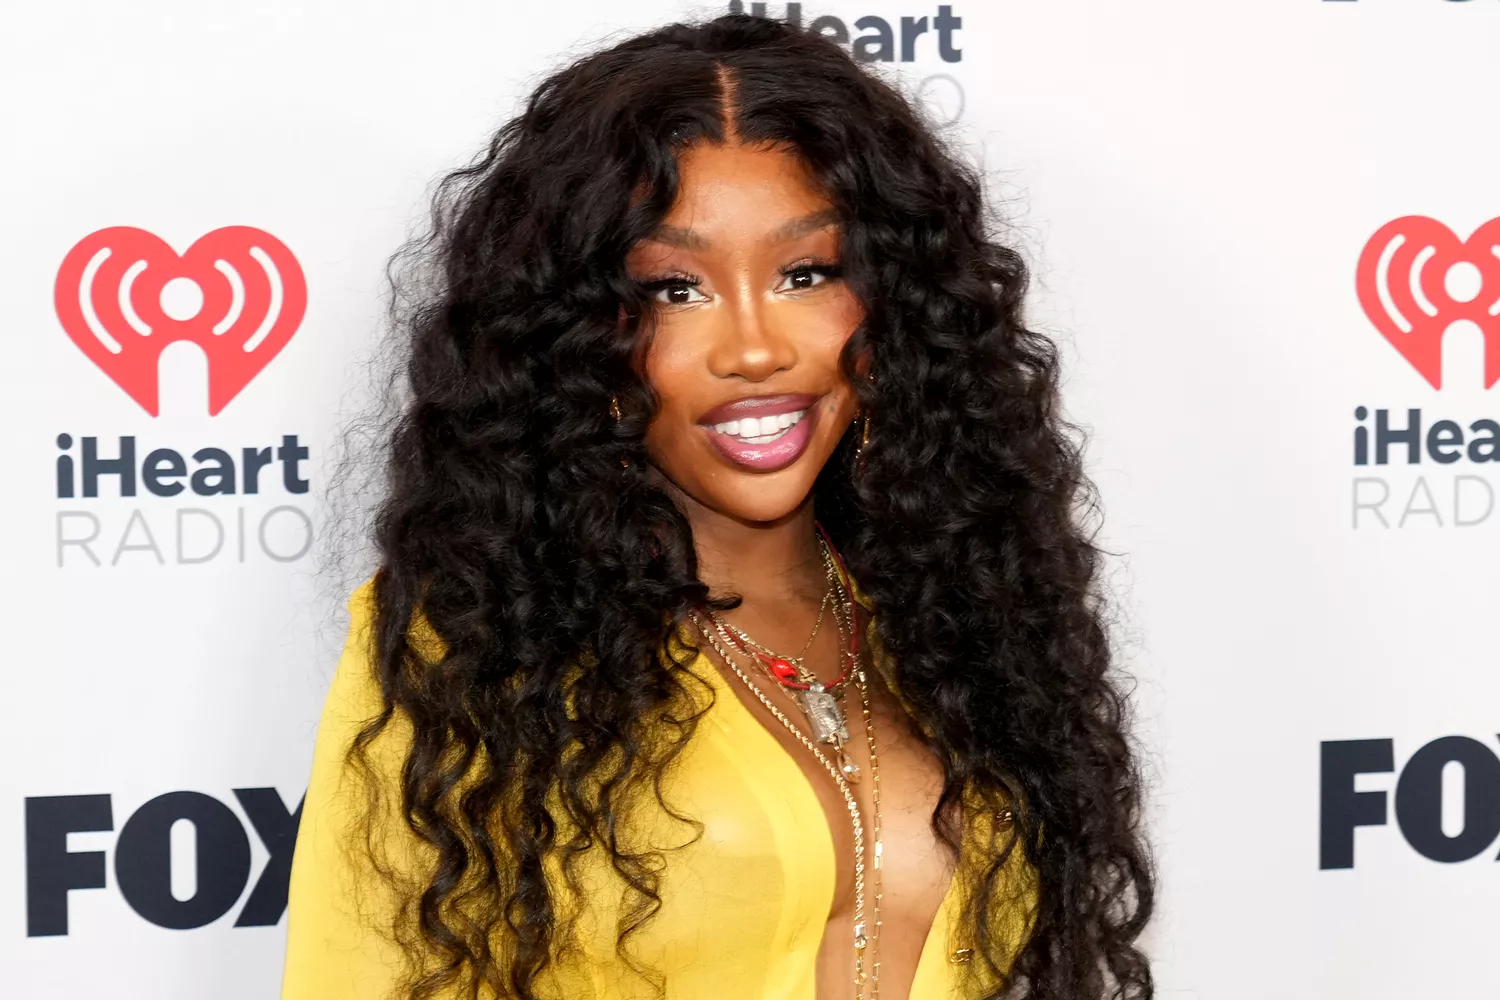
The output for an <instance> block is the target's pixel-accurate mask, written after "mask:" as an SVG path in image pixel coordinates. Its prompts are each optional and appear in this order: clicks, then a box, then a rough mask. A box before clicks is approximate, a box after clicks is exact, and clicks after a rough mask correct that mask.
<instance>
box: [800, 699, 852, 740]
mask: <svg viewBox="0 0 1500 1000" xmlns="http://www.w3.org/2000/svg"><path fill="white" fill-rule="evenodd" d="M814 687H816V688H818V690H811V689H810V690H807V691H803V692H802V693H801V698H802V710H803V711H804V712H806V713H807V721H808V723H809V724H810V725H811V726H812V730H813V739H815V740H817V741H818V742H819V743H830V744H833V745H834V746H838V745H839V744H841V743H847V742H848V740H849V730H848V729H847V728H845V726H844V713H843V712H841V711H840V710H839V703H838V700H837V699H835V698H834V696H833V695H831V694H829V693H828V692H827V691H824V690H821V688H822V685H821V684H818V685H814Z"/></svg>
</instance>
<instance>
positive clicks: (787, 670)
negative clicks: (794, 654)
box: [766, 657, 797, 681]
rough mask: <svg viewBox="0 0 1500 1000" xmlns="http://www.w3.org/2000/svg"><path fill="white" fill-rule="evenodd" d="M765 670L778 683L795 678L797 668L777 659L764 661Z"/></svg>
mask: <svg viewBox="0 0 1500 1000" xmlns="http://www.w3.org/2000/svg"><path fill="white" fill-rule="evenodd" d="M766 669H767V670H769V671H771V673H772V675H773V676H775V678H776V679H777V680H779V681H789V680H791V679H792V678H794V677H796V676H797V668H796V667H794V666H792V665H791V664H790V663H788V662H787V661H785V660H783V659H781V658H779V657H772V658H770V659H768V660H766Z"/></svg>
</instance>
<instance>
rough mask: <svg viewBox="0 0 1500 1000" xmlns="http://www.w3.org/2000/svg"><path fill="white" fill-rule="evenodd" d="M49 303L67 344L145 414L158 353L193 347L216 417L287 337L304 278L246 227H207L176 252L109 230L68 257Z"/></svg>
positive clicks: (283, 251) (155, 410)
mask: <svg viewBox="0 0 1500 1000" xmlns="http://www.w3.org/2000/svg"><path fill="white" fill-rule="evenodd" d="M53 297H54V303H55V306H56V309H57V318H58V320H59V321H60V322H61V323H62V327H63V329H64V330H65V331H67V334H68V336H69V338H71V339H72V341H73V343H75V344H77V345H78V347H79V349H80V350H82V351H83V353H84V354H86V355H87V356H88V358H89V360H90V361H92V362H94V364H96V365H98V366H99V368H100V370H101V371H103V372H104V374H106V375H108V376H109V377H110V379H112V380H113V381H114V383H115V384H116V385H118V386H119V387H120V388H121V389H123V390H125V393H126V394H127V395H128V396H129V397H130V398H131V399H133V400H135V401H136V402H137V403H138V404H140V406H141V408H142V409H144V410H145V411H146V412H147V413H149V414H151V415H152V416H153V417H154V416H157V415H158V414H159V412H160V407H159V403H158V399H159V389H160V386H159V376H158V373H157V370H158V362H159V360H160V358H161V352H162V351H163V350H164V349H165V348H166V347H167V346H168V345H169V344H173V343H176V342H177V341H179V340H190V341H192V342H193V343H195V344H197V345H198V346H199V347H200V348H202V350H203V353H204V355H205V356H206V357H207V359H208V412H209V415H210V416H216V415H218V413H219V412H220V411H222V410H223V409H224V407H225V406H227V405H228V404H229V402H230V400H232V399H234V397H235V396H237V395H239V393H240V391H241V390H243V389H244V388H245V386H247V385H249V384H250V382H251V380H252V379H254V378H255V376H256V375H258V374H259V373H260V371H261V369H263V368H265V367H266V365H267V364H269V363H270V361H271V359H272V358H274V357H275V356H276V355H277V354H278V353H279V352H280V351H281V349H282V348H283V347H285V346H286V344H287V341H289V340H291V338H292V334H294V333H296V332H297V327H298V326H299V325H300V324H301V322H302V317H303V314H304V313H305V312H306V309H307V282H306V280H305V279H304V278H303V274H302V268H301V266H300V265H299V264H298V263H297V258H296V257H294V256H293V255H292V252H291V251H290V250H288V249H287V248H286V246H285V245H284V244H283V243H282V242H281V241H280V240H278V239H276V237H274V236H272V235H271V234H269V233H267V232H264V231H262V230H260V229H255V228H253V227H251V226H225V227H224V228H222V229H215V230H214V231H213V232H211V233H207V234H205V235H204V236H202V237H201V238H199V239H198V241H197V242H196V243H194V244H193V245H192V246H191V247H189V248H188V250H187V252H186V253H184V254H182V255H180V256H179V255H178V254H177V253H176V252H175V251H174V250H173V249H172V248H171V247H170V246H168V245H167V244H166V243H165V242H164V241H163V240H161V239H160V238H159V237H157V236H156V235H155V234H153V233H149V232H147V231H146V230H144V229H136V228H134V227H131V226H113V227H110V228H108V229H100V230H98V231H97V232H94V233H90V234H89V235H88V236H85V237H84V238H83V239H81V240H79V241H78V243H77V244H75V245H74V247H73V249H71V250H69V251H68V254H67V256H66V257H65V258H64V259H63V262H62V265H61V266H60V267H59V268H58V270H57V282H56V284H55V286H54V289H53Z"/></svg>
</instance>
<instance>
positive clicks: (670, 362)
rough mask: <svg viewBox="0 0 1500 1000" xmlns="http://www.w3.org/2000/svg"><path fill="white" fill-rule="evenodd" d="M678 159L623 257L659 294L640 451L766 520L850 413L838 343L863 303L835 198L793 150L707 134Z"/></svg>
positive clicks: (713, 503)
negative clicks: (846, 271)
mask: <svg viewBox="0 0 1500 1000" xmlns="http://www.w3.org/2000/svg"><path fill="white" fill-rule="evenodd" d="M679 164H680V171H681V186H680V189H679V193H678V198H677V202H676V204H675V205H673V207H672V210H671V212H670V213H668V215H667V217H666V219H665V220H664V221H663V225H662V226H661V227H660V228H659V229H658V231H657V232H656V233H655V234H654V235H653V237H652V238H650V239H647V240H644V241H642V242H641V243H640V244H638V245H637V246H636V247H635V248H634V249H632V250H631V252H630V254H629V256H628V257H627V259H626V267H627V269H628V270H629V273H630V274H631V276H632V277H633V278H634V279H635V280H637V281H639V282H641V283H642V284H644V285H645V286H646V287H647V288H648V289H649V292H650V294H651V296H652V298H653V299H654V300H655V301H654V303H653V306H654V310H655V311H654V314H653V317H652V320H651V323H652V327H651V330H650V338H649V346H648V347H647V350H646V356H645V359H644V360H645V371H646V377H647V379H648V381H649V382H650V384H651V385H652V387H653V388H654V389H655V390H656V393H657V395H658V396H659V398H660V404H659V409H658V411H657V412H656V414H655V415H654V416H653V418H652V420H651V424H650V426H649V427H648V429H647V432H646V451H647V454H648V455H649V457H650V459H651V462H652V464H653V465H654V466H655V467H656V468H657V469H659V470H660V471H661V472H662V473H663V474H664V475H665V476H666V477H667V479H669V480H670V481H671V482H672V483H673V484H674V485H675V486H677V488H678V489H679V490H681V491H682V492H683V493H685V494H686V495H687V497H688V499H689V501H690V502H696V503H698V504H701V505H702V506H704V507H707V508H709V509H711V510H714V511H717V512H719V513H721V514H724V515H727V516H730V517H733V518H735V519H737V520H740V521H746V522H766V521H775V520H778V519H780V518H783V517H785V516H786V515H788V514H790V513H792V512H793V511H795V510H796V509H797V508H798V507H799V506H800V505H801V504H802V503H803V501H804V500H806V499H807V497H808V495H809V494H810V493H811V492H812V487H813V483H814V481H815V480H816V479H817V476H818V472H819V470H821V469H822V467H823V464H824V463H825V462H826V461H828V456H829V455H830V454H831V453H832V452H833V449H834V447H835V446H836V445H837V444H838V441H839V439H840V438H841V437H842V436H843V434H844V431H845V430H846V429H847V427H848V426H849V422H850V421H851V420H852V419H853V417H854V413H855V408H856V401H855V397H854V394H853V391H852V389H851V388H850V386H849V383H848V380H847V379H846V378H845V377H844V375H843V372H842V371H841V370H840V368H839V352H840V350H841V349H842V348H843V346H844V343H845V341H847V340H848V339H849V336H850V334H852V333H853V332H854V329H855V327H856V326H858V324H859V322H860V320H861V318H862V317H863V310H862V308H861V306H860V303H859V301H858V300H857V299H856V298H855V296H854V295H853V293H852V292H851V291H850V290H849V288H848V286H847V285H845V283H844V281H843V279H842V278H841V277H840V271H839V262H840V257H839V251H840V231H839V224H838V220H837V218H836V217H835V215H834V212H833V206H832V205H831V204H830V202H829V201H828V199H827V198H826V197H824V196H823V195H822V194H821V193H820V192H819V191H818V189H817V187H816V186H815V184H814V183H813V179H812V178H811V176H810V175H809V174H808V172H807V170H806V168H805V167H804V165H803V164H802V162H801V161H800V160H799V159H798V158H797V157H796V156H795V155H794V154H793V153H791V152H787V151H784V150H781V149H779V148H773V147H767V146H759V147H753V146H746V145H742V144H739V143H724V144H719V145H715V144H710V143H700V144H697V145H694V146H692V147H690V148H689V149H688V150H686V151H685V152H684V153H683V154H682V155H681V157H680V158H679Z"/></svg>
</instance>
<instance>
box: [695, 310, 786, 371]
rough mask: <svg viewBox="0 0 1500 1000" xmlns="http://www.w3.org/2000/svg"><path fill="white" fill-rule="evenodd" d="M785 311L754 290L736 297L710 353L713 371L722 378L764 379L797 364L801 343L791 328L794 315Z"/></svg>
mask: <svg viewBox="0 0 1500 1000" xmlns="http://www.w3.org/2000/svg"><path fill="white" fill-rule="evenodd" d="M785 312H787V310H785V309H780V310H779V309H777V308H776V304H775V303H771V302H766V301H765V300H763V299H762V298H760V297H759V296H757V295H755V294H753V293H750V294H744V293H742V294H739V295H736V296H734V297H733V300H732V302H731V303H730V308H729V309H727V310H725V311H724V321H723V322H722V323H720V324H718V327H719V329H718V330H717V331H716V333H715V337H714V343H713V346H712V347H711V349H710V350H709V352H708V368H709V371H711V372H712V373H713V374H714V375H715V376H716V377H718V378H742V379H744V380H745V381H747V382H764V381H765V380H766V379H768V378H770V377H771V376H772V375H774V374H776V373H777V372H779V371H785V370H787V369H790V368H792V367H794V366H795V365H796V364H797V345H796V343H795V338H794V337H793V336H792V335H791V331H790V330H789V329H788V328H787V321H788V320H789V319H790V317H789V316H786V315H781V314H784V313H785Z"/></svg>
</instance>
